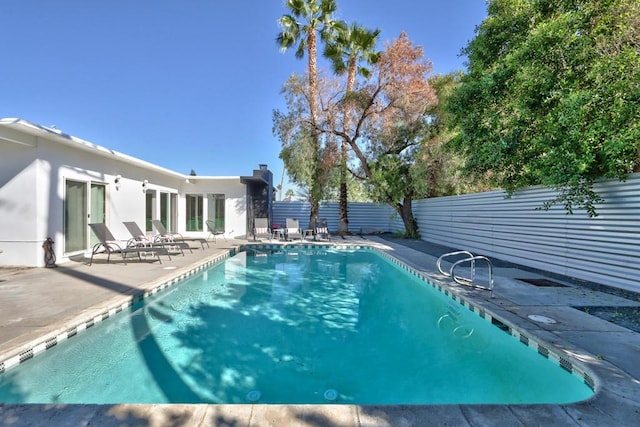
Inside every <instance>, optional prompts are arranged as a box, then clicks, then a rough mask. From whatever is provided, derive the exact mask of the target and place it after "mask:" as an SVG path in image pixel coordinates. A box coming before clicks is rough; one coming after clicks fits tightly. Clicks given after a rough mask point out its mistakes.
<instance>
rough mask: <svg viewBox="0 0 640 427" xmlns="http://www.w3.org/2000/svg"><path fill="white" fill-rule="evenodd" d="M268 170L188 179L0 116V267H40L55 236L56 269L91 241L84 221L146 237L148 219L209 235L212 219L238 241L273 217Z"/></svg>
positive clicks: (117, 234) (125, 236) (87, 247)
mask: <svg viewBox="0 0 640 427" xmlns="http://www.w3.org/2000/svg"><path fill="white" fill-rule="evenodd" d="M272 181H273V179H272V174H271V172H270V171H269V170H268V168H267V166H266V165H259V168H258V169H256V170H253V173H252V175H248V176H190V175H183V174H181V173H178V172H174V171H171V170H168V169H165V168H163V167H160V166H157V165H154V164H151V163H149V162H145V161H144V160H141V159H137V158H134V157H131V156H128V155H126V154H122V153H118V152H116V151H113V150H110V149H108V148H105V147H101V146H99V145H96V144H93V143H91V142H88V141H85V140H82V139H80V138H76V137H73V136H71V135H67V134H65V133H63V132H61V131H60V130H58V129H55V128H49V127H45V126H41V125H38V124H35V123H31V122H29V121H27V120H23V119H15V118H4V119H2V118H0V250H1V251H2V253H0V266H31V267H42V266H44V265H45V262H44V256H43V252H44V251H43V248H42V244H43V242H44V241H45V240H46V239H47V237H51V238H52V239H53V240H54V242H55V244H54V251H55V255H56V258H57V263H58V264H60V263H64V262H67V261H69V258H70V257H72V256H74V255H79V254H83V253H85V254H86V253H87V252H89V251H90V250H91V248H92V246H93V244H95V243H96V242H97V239H96V237H95V236H93V235H92V232H91V231H90V228H89V226H88V224H89V223H93V222H104V223H106V225H107V226H108V227H109V229H110V230H111V232H112V233H113V234H114V236H115V237H116V238H118V239H123V240H126V239H128V238H129V237H131V235H130V234H129V232H128V231H127V229H126V228H125V227H124V225H123V221H135V222H137V223H138V225H139V226H140V228H142V229H143V230H146V231H147V232H149V233H152V232H153V230H152V226H151V220H152V219H160V220H161V221H162V222H163V223H164V224H165V225H166V228H167V229H168V230H172V231H177V232H179V233H181V234H183V235H185V236H192V237H206V236H208V231H207V228H206V224H205V221H206V220H207V219H212V220H214V221H215V222H216V224H218V226H219V227H221V228H222V229H223V230H224V231H225V236H226V237H227V238H234V237H235V238H244V237H246V235H247V233H248V232H249V233H250V231H251V228H252V224H253V218H255V217H257V216H268V217H271V212H272V198H273V183H272Z"/></svg>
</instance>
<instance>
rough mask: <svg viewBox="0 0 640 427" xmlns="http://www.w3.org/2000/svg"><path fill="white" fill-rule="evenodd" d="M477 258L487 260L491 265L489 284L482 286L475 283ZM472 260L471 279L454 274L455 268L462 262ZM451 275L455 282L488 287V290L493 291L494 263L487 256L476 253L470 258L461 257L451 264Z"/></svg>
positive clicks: (475, 286) (488, 264) (483, 287)
mask: <svg viewBox="0 0 640 427" xmlns="http://www.w3.org/2000/svg"><path fill="white" fill-rule="evenodd" d="M477 260H480V261H486V262H487V266H488V267H489V284H488V285H487V286H481V285H477V284H474V283H473V280H474V279H475V272H476V266H475V262H476V261H477ZM465 262H471V280H467V279H465V278H462V277H458V276H456V275H455V274H454V272H453V270H454V269H455V268H456V267H457V266H459V265H460V264H462V263H465ZM449 275H450V276H451V278H452V279H453V281H454V282H456V283H458V284H460V285H466V286H473V287H474V288H480V289H486V290H487V291H491V292H492V293H493V265H492V264H491V260H490V259H489V258H487V257H486V256H482V255H476V256H472V257H470V258H465V259H461V260H460V261H456V262H454V263H453V264H452V265H451V269H450V270H449Z"/></svg>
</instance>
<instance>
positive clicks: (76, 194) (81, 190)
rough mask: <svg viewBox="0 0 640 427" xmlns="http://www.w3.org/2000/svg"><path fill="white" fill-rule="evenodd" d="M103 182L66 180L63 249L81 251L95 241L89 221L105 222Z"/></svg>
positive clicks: (104, 189) (68, 251) (67, 251)
mask: <svg viewBox="0 0 640 427" xmlns="http://www.w3.org/2000/svg"><path fill="white" fill-rule="evenodd" d="M105 219H106V187H105V185H104V184H100V183H91V184H89V183H88V182H82V181H74V180H66V182H65V196H64V251H65V253H70V252H77V251H83V250H85V249H87V248H88V247H91V246H93V245H94V244H95V243H97V238H96V237H95V236H93V234H89V231H88V229H89V222H105Z"/></svg>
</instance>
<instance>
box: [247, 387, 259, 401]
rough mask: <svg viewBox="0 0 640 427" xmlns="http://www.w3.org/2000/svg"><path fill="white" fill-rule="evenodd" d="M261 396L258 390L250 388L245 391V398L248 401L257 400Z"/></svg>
mask: <svg viewBox="0 0 640 427" xmlns="http://www.w3.org/2000/svg"><path fill="white" fill-rule="evenodd" d="M261 396H262V394H261V393H260V391H258V390H251V391H250V392H249V393H247V400H248V401H249V402H257V401H258V400H260V397H261Z"/></svg>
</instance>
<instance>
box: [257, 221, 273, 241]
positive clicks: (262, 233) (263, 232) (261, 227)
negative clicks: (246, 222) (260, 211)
mask: <svg viewBox="0 0 640 427" xmlns="http://www.w3.org/2000/svg"><path fill="white" fill-rule="evenodd" d="M265 238H266V239H269V240H271V239H273V233H272V232H271V227H269V218H256V219H254V221H253V240H258V239H265Z"/></svg>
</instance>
